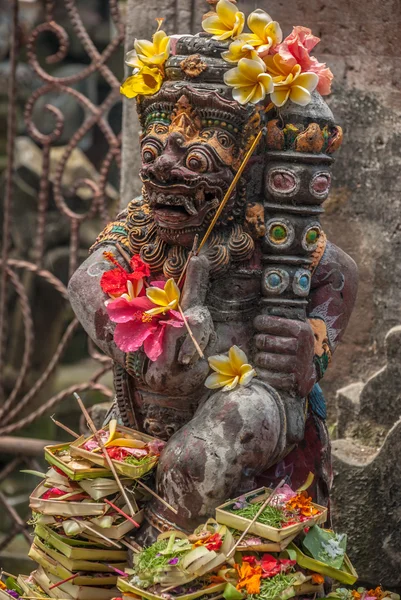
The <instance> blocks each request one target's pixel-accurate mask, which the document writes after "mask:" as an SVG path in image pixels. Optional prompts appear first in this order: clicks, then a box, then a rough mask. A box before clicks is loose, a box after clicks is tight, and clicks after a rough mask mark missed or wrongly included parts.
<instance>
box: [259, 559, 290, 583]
mask: <svg viewBox="0 0 401 600" xmlns="http://www.w3.org/2000/svg"><path fill="white" fill-rule="evenodd" d="M295 564H296V561H295V560H288V559H287V558H274V556H272V555H271V554H264V555H263V556H262V560H261V562H260V566H261V567H262V570H263V575H262V578H263V579H267V578H269V577H274V576H275V575H279V574H280V573H286V572H287V571H288V570H289V569H291V568H292V567H293V566H294V565H295Z"/></svg>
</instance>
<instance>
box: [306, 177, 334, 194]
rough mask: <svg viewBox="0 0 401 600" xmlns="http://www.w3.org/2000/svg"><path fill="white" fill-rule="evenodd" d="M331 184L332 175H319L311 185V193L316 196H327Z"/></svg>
mask: <svg viewBox="0 0 401 600" xmlns="http://www.w3.org/2000/svg"><path fill="white" fill-rule="evenodd" d="M330 183H331V177H330V173H317V175H315V176H314V178H313V179H312V181H311V183H310V191H311V193H312V194H313V195H314V196H317V197H321V196H326V195H327V194H328V193H329V189H330Z"/></svg>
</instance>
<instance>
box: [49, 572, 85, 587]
mask: <svg viewBox="0 0 401 600" xmlns="http://www.w3.org/2000/svg"><path fill="white" fill-rule="evenodd" d="M81 575H82V573H74V575H70V576H69V577H67V578H66V579H63V580H62V581H58V582H57V583H53V585H51V586H50V587H49V590H52V589H54V588H57V587H59V586H60V585H63V583H67V581H72V580H73V579H75V578H76V577H80V576H81Z"/></svg>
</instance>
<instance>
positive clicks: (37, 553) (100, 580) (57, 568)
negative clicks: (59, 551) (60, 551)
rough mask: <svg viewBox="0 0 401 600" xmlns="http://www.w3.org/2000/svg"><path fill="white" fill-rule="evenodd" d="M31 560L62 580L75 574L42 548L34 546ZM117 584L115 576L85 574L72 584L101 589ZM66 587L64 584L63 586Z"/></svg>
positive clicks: (30, 554)
mask: <svg viewBox="0 0 401 600" xmlns="http://www.w3.org/2000/svg"><path fill="white" fill-rule="evenodd" d="M28 556H29V558H31V559H32V560H33V561H34V562H36V563H38V564H39V565H40V566H41V567H43V569H45V570H46V572H48V573H51V574H52V575H55V576H56V577H59V578H60V579H67V578H68V577H72V575H74V573H73V572H72V571H69V570H68V569H66V568H65V567H63V565H61V564H60V563H59V562H57V560H55V559H54V558H52V557H51V556H48V555H47V554H46V553H45V552H43V551H42V550H41V549H40V548H38V547H37V546H36V545H35V544H32V546H31V548H30V550H29V552H28ZM116 583H117V576H115V575H106V573H104V574H100V573H96V574H94V575H92V574H91V573H84V574H82V575H81V576H79V577H76V578H75V579H74V580H73V581H72V584H73V585H75V586H81V585H82V586H90V587H94V586H96V587H97V586H100V587H111V586H114V585H115V584H116ZM63 585H64V584H63Z"/></svg>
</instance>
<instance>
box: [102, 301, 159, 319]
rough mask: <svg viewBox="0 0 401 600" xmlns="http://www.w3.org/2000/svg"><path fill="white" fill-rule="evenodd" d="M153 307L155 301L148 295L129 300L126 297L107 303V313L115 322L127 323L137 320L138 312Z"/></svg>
mask: <svg viewBox="0 0 401 600" xmlns="http://www.w3.org/2000/svg"><path fill="white" fill-rule="evenodd" d="M152 307H153V302H151V301H150V300H149V298H147V297H146V296H141V297H139V298H134V299H133V300H127V299H126V298H117V299H116V300H113V301H112V302H109V303H108V304H107V307H106V308H107V313H108V315H109V318H110V320H111V321H113V322H114V323H127V322H128V321H136V320H137V319H138V312H144V311H145V310H149V309H150V308H152Z"/></svg>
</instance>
